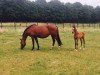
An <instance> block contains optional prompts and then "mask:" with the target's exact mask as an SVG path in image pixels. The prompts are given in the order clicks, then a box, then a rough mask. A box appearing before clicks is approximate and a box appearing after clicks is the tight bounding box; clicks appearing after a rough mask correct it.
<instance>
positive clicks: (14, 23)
mask: <svg viewBox="0 0 100 75" xmlns="http://www.w3.org/2000/svg"><path fill="white" fill-rule="evenodd" d="M14 28H15V30H16V23H15V22H14Z"/></svg>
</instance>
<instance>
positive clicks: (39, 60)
mask: <svg viewBox="0 0 100 75" xmlns="http://www.w3.org/2000/svg"><path fill="white" fill-rule="evenodd" d="M24 29H25V28H22V27H17V28H16V30H15V29H13V28H11V27H8V28H6V29H4V28H3V29H2V32H0V75H100V29H99V28H96V29H94V28H89V27H86V28H85V29H83V28H82V27H79V28H78V30H79V31H84V32H85V33H86V35H85V36H86V37H85V39H86V48H85V50H80V49H79V50H78V51H75V50H74V41H73V35H72V33H71V28H70V27H69V26H68V27H67V26H66V27H65V29H63V28H62V26H59V31H60V37H61V40H62V43H63V46H62V48H61V49H59V48H58V46H57V43H56V44H55V47H54V49H53V50H50V48H51V45H52V40H51V37H48V38H46V39H39V44H40V50H36V49H37V46H36V44H35V50H33V51H31V47H32V43H31V39H30V38H29V37H28V39H27V45H26V47H25V48H24V50H21V49H20V40H19V39H20V38H21V34H22V32H23V31H24ZM0 30H1V29H0Z"/></svg>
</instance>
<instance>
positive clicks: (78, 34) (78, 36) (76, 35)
mask: <svg viewBox="0 0 100 75" xmlns="http://www.w3.org/2000/svg"><path fill="white" fill-rule="evenodd" d="M72 33H73V34H74V41H75V50H76V51H77V49H78V40H79V39H80V42H81V47H82V46H83V49H84V48H85V38H84V37H85V33H84V32H78V31H77V29H76V27H75V26H73V27H72ZM80 49H81V48H80Z"/></svg>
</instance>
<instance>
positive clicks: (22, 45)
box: [20, 39, 26, 49]
mask: <svg viewBox="0 0 100 75" xmlns="http://www.w3.org/2000/svg"><path fill="white" fill-rule="evenodd" d="M20 40H21V42H20V44H21V46H20V48H21V49H23V48H24V47H25V45H26V42H25V41H24V40H23V39H20Z"/></svg>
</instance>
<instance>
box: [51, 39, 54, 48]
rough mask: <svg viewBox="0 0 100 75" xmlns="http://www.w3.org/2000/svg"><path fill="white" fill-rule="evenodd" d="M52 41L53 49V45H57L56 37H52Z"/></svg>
mask: <svg viewBox="0 0 100 75" xmlns="http://www.w3.org/2000/svg"><path fill="white" fill-rule="evenodd" d="M52 41H53V43H52V48H51V49H53V47H54V45H55V37H52Z"/></svg>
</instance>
